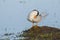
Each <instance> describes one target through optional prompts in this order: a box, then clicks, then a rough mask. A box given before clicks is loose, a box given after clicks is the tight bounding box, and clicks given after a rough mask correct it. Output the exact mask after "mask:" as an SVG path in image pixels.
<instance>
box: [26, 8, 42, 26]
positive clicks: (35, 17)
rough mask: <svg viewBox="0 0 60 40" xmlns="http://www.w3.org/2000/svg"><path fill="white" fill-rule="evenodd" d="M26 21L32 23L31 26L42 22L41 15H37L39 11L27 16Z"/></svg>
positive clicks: (33, 11)
mask: <svg viewBox="0 0 60 40" xmlns="http://www.w3.org/2000/svg"><path fill="white" fill-rule="evenodd" d="M27 19H28V21H30V22H32V26H34V23H36V25H38V23H39V22H40V21H41V20H42V15H41V14H39V11H38V10H36V9H34V10H32V11H31V12H30V13H29V14H28V18H27Z"/></svg>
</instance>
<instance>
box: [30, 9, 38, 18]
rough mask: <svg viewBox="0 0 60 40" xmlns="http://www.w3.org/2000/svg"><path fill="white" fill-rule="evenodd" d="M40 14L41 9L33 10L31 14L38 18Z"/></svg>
mask: <svg viewBox="0 0 60 40" xmlns="http://www.w3.org/2000/svg"><path fill="white" fill-rule="evenodd" d="M38 15H39V11H38V10H35V9H34V10H32V12H31V16H34V18H36V17H37V16H38Z"/></svg>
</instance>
